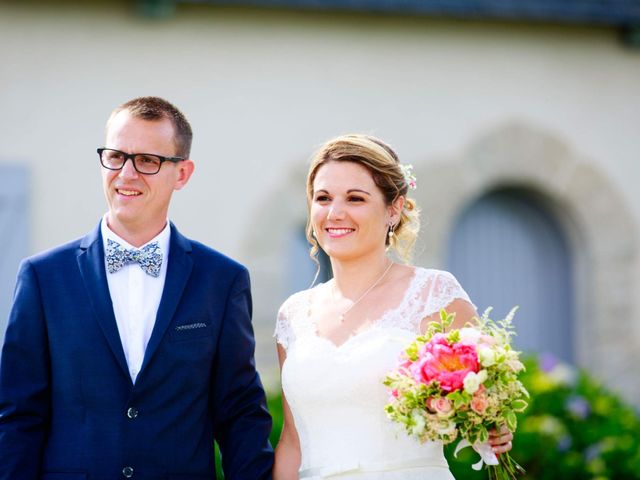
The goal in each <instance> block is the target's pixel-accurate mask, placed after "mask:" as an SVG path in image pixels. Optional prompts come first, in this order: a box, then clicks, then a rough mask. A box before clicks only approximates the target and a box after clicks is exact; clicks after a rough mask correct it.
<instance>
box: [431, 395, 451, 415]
mask: <svg viewBox="0 0 640 480" xmlns="http://www.w3.org/2000/svg"><path fill="white" fill-rule="evenodd" d="M427 408H428V409H429V410H430V411H432V412H435V413H437V414H438V416H440V417H445V418H446V417H450V416H451V415H453V413H454V411H453V405H452V404H451V401H450V400H449V399H448V398H445V397H437V398H436V397H430V398H428V399H427Z"/></svg>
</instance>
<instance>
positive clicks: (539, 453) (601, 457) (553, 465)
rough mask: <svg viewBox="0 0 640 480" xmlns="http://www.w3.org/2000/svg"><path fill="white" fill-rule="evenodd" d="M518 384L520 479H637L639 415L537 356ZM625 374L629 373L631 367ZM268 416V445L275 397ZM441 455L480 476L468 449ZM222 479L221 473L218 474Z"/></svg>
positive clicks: (277, 417) (467, 474) (455, 468)
mask: <svg viewBox="0 0 640 480" xmlns="http://www.w3.org/2000/svg"><path fill="white" fill-rule="evenodd" d="M525 365H526V367H527V370H526V372H525V373H524V374H523V376H522V380H523V383H524V384H525V386H526V387H527V389H528V390H529V393H530V394H531V399H530V405H529V408H528V409H527V411H526V412H525V413H523V414H521V415H519V418H518V422H519V423H518V431H517V433H516V437H515V440H514V446H513V451H512V456H513V458H515V459H516V460H517V461H518V462H519V463H520V464H521V465H522V466H523V467H524V468H525V469H526V470H527V475H526V477H523V478H525V479H536V480H551V479H554V480H555V479H563V480H573V479H581V480H584V479H591V480H626V479H640V415H639V414H638V412H637V411H636V410H634V409H633V408H632V407H631V406H629V405H627V404H625V403H624V402H623V401H622V400H621V399H620V398H619V397H618V396H617V395H615V394H614V393H612V392H610V391H608V390H607V389H606V388H604V387H603V386H602V385H601V384H600V383H599V382H597V381H596V380H595V379H593V378H592V377H591V376H590V375H588V374H587V373H585V372H581V371H578V370H576V369H574V368H572V367H570V366H568V365H565V364H562V363H559V362H557V361H555V360H554V359H553V358H551V357H548V356H542V357H541V358H540V359H538V358H528V359H525ZM627 375H633V373H632V371H631V370H630V371H629V372H627ZM268 404H269V410H270V411H271V414H272V416H273V431H272V432H271V443H272V445H276V443H277V441H278V437H279V435H280V430H281V429H282V408H281V403H280V396H279V395H275V396H271V397H269V399H268ZM454 446H455V445H449V446H447V447H446V449H445V454H446V456H447V459H448V460H449V465H450V466H451V471H452V472H453V474H454V476H455V477H456V479H458V480H463V479H465V480H472V479H478V480H479V479H484V478H487V477H486V473H485V472H475V471H474V470H472V469H471V464H472V463H475V462H476V461H477V460H478V456H477V454H475V453H474V452H473V451H472V450H471V449H469V448H467V449H464V450H463V451H462V452H460V454H459V456H458V458H457V459H455V458H453V455H452V452H453V449H454ZM220 478H222V477H220Z"/></svg>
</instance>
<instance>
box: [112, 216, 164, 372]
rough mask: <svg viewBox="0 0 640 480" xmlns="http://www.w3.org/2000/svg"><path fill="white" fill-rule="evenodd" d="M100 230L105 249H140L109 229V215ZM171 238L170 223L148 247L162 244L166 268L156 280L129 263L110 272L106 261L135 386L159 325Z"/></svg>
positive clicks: (114, 310) (162, 268) (123, 345)
mask: <svg viewBox="0 0 640 480" xmlns="http://www.w3.org/2000/svg"><path fill="white" fill-rule="evenodd" d="M100 230H101V233H102V242H103V244H104V245H105V248H106V245H107V239H111V240H113V241H114V242H118V243H119V244H120V245H122V248H126V249H130V248H136V247H134V246H132V245H131V244H130V243H128V242H127V241H126V240H123V239H122V238H120V237H119V236H118V235H116V234H115V233H114V232H113V231H112V230H111V229H110V228H109V226H108V225H107V215H105V216H104V218H103V219H102V223H101V225H100ZM170 237H171V229H170V228H169V221H168V220H167V224H166V226H165V227H164V229H163V230H162V232H160V233H159V234H158V235H157V236H156V237H155V238H153V239H152V240H150V241H149V242H148V243H146V244H145V245H148V244H149V243H151V242H158V245H159V246H160V251H161V252H162V266H161V267H160V275H158V276H157V277H152V276H151V275H148V274H147V273H145V272H144V271H143V270H142V269H141V268H140V265H138V264H137V263H128V264H126V265H125V266H124V267H122V269H121V270H118V271H117V272H114V273H109V272H108V270H106V262H105V271H106V275H107V283H108V284H109V293H110V295H111V302H112V304H113V313H114V314H115V317H116V323H117V324H118V332H119V333H120V341H121V342H122V348H123V349H124V356H125V358H126V359H127V366H128V367H129V374H130V375H131V381H132V382H133V383H135V382H136V377H137V376H138V373H140V368H141V367H142V361H143V360H144V352H145V350H146V349H147V343H149V338H150V337H151V332H152V331H153V326H154V324H155V322H156V315H157V313H158V307H159V305H160V299H161V297H162V290H163V288H164V281H165V278H166V276H167V259H168V258H169V239H170ZM145 245H142V246H141V247H140V248H143V247H144V246H145Z"/></svg>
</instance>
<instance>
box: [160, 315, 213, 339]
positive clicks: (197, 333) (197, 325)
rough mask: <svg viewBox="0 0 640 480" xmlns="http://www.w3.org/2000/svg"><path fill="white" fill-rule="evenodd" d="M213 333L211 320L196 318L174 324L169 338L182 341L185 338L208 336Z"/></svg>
mask: <svg viewBox="0 0 640 480" xmlns="http://www.w3.org/2000/svg"><path fill="white" fill-rule="evenodd" d="M212 335H213V330H212V328H211V320H209V319H206V320H194V321H190V322H185V323H181V324H178V325H173V326H172V327H171V331H170V332H169V338H170V339H171V341H172V342H181V341H185V340H194V339H197V338H206V337H210V336H212Z"/></svg>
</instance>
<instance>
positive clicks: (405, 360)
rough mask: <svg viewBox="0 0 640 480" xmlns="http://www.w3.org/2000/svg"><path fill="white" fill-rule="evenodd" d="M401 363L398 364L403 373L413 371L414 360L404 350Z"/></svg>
mask: <svg viewBox="0 0 640 480" xmlns="http://www.w3.org/2000/svg"><path fill="white" fill-rule="evenodd" d="M399 360H400V364H399V365H398V371H399V372H400V373H402V374H407V372H409V371H411V366H412V365H413V362H412V361H411V360H410V359H409V357H407V355H406V354H405V353H404V352H403V353H402V354H401V355H400V359H399Z"/></svg>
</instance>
